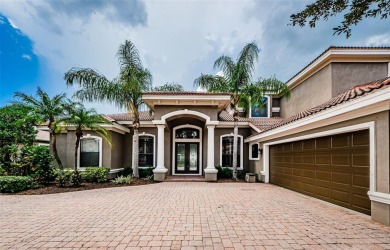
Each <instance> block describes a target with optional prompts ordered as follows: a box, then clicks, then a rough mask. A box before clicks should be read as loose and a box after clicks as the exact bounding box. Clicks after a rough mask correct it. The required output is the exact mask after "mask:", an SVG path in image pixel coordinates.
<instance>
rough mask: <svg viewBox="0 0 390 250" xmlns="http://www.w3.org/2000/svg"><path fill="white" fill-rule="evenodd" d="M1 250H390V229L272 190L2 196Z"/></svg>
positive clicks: (193, 186)
mask: <svg viewBox="0 0 390 250" xmlns="http://www.w3.org/2000/svg"><path fill="white" fill-rule="evenodd" d="M0 223H1V224H0V225H1V226H0V244H1V245H0V249H8V248H10V249H34V248H35V249H45V248H74V249H75V248H77V249H80V248H82V249H84V248H85V249H86V248H93V249H97V248H98V249H125V248H128V249H132V248H134V249H137V248H145V249H149V248H156V249H157V248H166V249H179V248H189V249H190V248H194V249H195V248H200V249H203V248H204V249H212V248H214V249H222V248H236V249H243V248H245V249H263V248H267V249H268V248H273V249H280V248H294V249H302V248H306V249H323V248H330V249H344V248H354V249H370V248H371V249H383V248H385V249H386V248H387V249H390V228H389V227H387V226H383V225H380V224H378V223H375V222H372V221H370V220H369V217H367V216H365V215H361V214H357V213H354V212H351V211H349V210H346V209H343V208H339V207H337V206H334V205H331V204H328V203H325V202H322V201H319V200H316V199H313V198H310V197H307V196H304V195H300V194H298V193H295V192H291V191H289V190H286V189H283V188H279V187H276V186H273V185H269V184H258V183H257V184H247V183H159V184H153V185H148V186H137V187H121V188H109V189H100V190H90V191H81V192H73V193H63V194H52V195H41V196H8V195H1V196H0Z"/></svg>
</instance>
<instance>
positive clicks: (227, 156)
mask: <svg viewBox="0 0 390 250" xmlns="http://www.w3.org/2000/svg"><path fill="white" fill-rule="evenodd" d="M233 139H234V137H233V136H224V137H222V145H221V150H222V152H221V154H222V159H221V165H222V167H233ZM237 139H238V140H237V168H242V165H241V164H242V159H241V157H242V156H241V152H242V145H241V137H237Z"/></svg>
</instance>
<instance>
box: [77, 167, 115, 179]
mask: <svg viewBox="0 0 390 250" xmlns="http://www.w3.org/2000/svg"><path fill="white" fill-rule="evenodd" d="M109 172H110V169H109V168H104V167H87V168H86V169H85V171H83V172H81V177H82V179H83V180H84V181H87V182H107V181H108V179H107V175H108V173H109Z"/></svg>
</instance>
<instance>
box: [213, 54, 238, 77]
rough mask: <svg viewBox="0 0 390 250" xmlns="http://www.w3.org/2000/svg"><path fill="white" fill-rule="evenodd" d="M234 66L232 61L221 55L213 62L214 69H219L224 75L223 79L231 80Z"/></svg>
mask: <svg viewBox="0 0 390 250" xmlns="http://www.w3.org/2000/svg"><path fill="white" fill-rule="evenodd" d="M235 67H236V65H235V64H234V62H233V59H232V58H231V57H229V56H225V55H222V56H221V57H219V58H218V59H217V60H216V61H215V62H214V69H220V70H222V72H223V73H224V77H226V78H228V79H231V78H232V76H233V74H234V69H235Z"/></svg>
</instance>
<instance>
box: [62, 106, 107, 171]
mask: <svg viewBox="0 0 390 250" xmlns="http://www.w3.org/2000/svg"><path fill="white" fill-rule="evenodd" d="M66 110H67V112H68V116H66V117H65V118H64V119H61V120H60V122H61V125H68V126H75V128H76V144H75V153H74V170H75V171H76V172H77V158H78V157H77V156H78V151H79V147H80V140H81V138H82V137H83V130H85V129H90V130H91V131H94V132H96V133H97V134H98V135H100V136H101V137H102V138H104V139H105V140H106V141H107V142H108V143H109V144H110V146H112V144H111V134H110V132H108V131H107V129H105V128H104V127H103V126H102V125H103V124H104V123H107V120H105V119H104V118H103V117H102V116H101V115H98V114H97V113H96V111H95V110H94V109H85V107H84V106H83V105H82V104H81V103H73V105H69V106H68V107H67V109H66Z"/></svg>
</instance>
